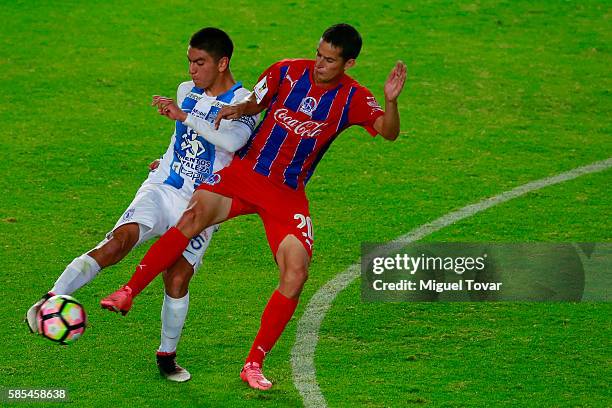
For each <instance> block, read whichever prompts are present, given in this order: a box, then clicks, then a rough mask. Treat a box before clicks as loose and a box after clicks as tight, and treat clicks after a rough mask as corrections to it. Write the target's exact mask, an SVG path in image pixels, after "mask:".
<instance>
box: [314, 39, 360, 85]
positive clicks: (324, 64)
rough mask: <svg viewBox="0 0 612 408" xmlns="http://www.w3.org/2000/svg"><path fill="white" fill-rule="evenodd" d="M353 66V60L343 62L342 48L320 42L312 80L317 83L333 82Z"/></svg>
mask: <svg viewBox="0 0 612 408" xmlns="http://www.w3.org/2000/svg"><path fill="white" fill-rule="evenodd" d="M353 65H355V60H354V59H352V58H351V59H349V60H347V61H345V60H344V58H342V48H339V47H334V46H333V45H332V44H331V43H328V42H327V41H324V40H321V41H320V42H319V47H318V48H317V58H316V59H315V71H314V73H313V76H314V80H315V82H318V83H328V82H334V81H335V80H336V79H338V78H339V77H340V75H342V74H343V73H344V71H346V70H347V69H349V68H351V67H352V66H353Z"/></svg>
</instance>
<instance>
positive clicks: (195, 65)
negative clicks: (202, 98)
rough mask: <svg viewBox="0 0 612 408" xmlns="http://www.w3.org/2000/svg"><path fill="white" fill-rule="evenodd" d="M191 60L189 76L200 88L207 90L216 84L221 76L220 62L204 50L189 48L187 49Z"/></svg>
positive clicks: (188, 57)
mask: <svg viewBox="0 0 612 408" xmlns="http://www.w3.org/2000/svg"><path fill="white" fill-rule="evenodd" d="M187 59H188V60H189V75H191V79H192V80H193V82H194V83H195V85H196V86H197V87H198V88H202V89H207V88H210V87H211V86H212V84H214V83H215V80H216V79H217V77H218V76H219V64H218V61H217V60H215V58H213V56H212V55H210V54H209V53H207V52H206V51H204V50H200V49H198V48H192V47H189V48H188V49H187Z"/></svg>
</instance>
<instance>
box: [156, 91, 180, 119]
mask: <svg viewBox="0 0 612 408" xmlns="http://www.w3.org/2000/svg"><path fill="white" fill-rule="evenodd" d="M151 106H155V107H157V112H159V114H160V115H163V116H166V117H167V118H169V119H172V120H178V121H181V122H184V121H185V119H187V114H186V113H185V112H183V111H182V110H181V108H179V107H178V105H177V104H176V102H174V100H173V99H172V98H167V97H165V96H160V95H154V96H153V102H152V103H151Z"/></svg>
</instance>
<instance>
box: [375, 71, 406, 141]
mask: <svg viewBox="0 0 612 408" xmlns="http://www.w3.org/2000/svg"><path fill="white" fill-rule="evenodd" d="M405 82H406V64H404V63H403V62H402V61H398V62H397V64H395V67H393V69H392V70H391V72H390V73H389V77H388V78H387V81H386V82H385V114H384V115H383V116H381V117H379V118H378V119H376V122H374V129H376V131H377V132H378V133H379V134H380V135H381V136H382V137H384V138H385V139H387V140H391V141H393V140H395V139H397V137H398V136H399V130H400V117H399V110H398V109H397V98H398V97H399V95H400V94H401V93H402V89H404V83H405Z"/></svg>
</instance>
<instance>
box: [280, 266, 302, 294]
mask: <svg viewBox="0 0 612 408" xmlns="http://www.w3.org/2000/svg"><path fill="white" fill-rule="evenodd" d="M281 280H282V281H284V283H285V284H287V285H289V286H291V287H294V288H296V289H297V288H299V289H300V290H301V288H302V287H303V286H304V284H305V283H306V281H307V280H308V267H307V266H306V265H304V264H303V263H294V264H289V265H287V268H286V270H285V272H284V273H283V274H282V277H281Z"/></svg>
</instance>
